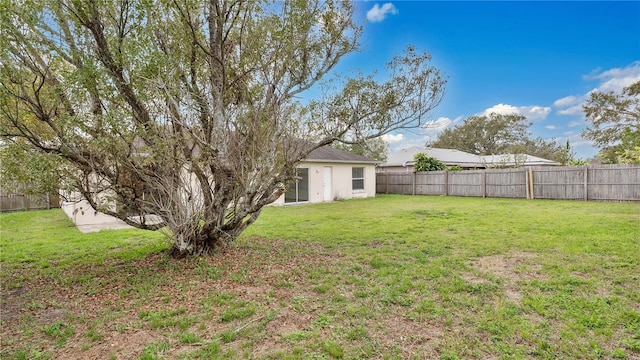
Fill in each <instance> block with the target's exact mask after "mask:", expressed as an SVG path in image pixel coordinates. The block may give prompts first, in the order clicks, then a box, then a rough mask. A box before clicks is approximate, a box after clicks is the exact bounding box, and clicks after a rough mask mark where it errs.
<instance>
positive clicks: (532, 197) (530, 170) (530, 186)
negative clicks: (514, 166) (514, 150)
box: [528, 166, 534, 200]
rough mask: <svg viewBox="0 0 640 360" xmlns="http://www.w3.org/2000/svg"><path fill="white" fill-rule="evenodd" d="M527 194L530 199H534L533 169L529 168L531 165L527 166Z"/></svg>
mask: <svg viewBox="0 0 640 360" xmlns="http://www.w3.org/2000/svg"><path fill="white" fill-rule="evenodd" d="M528 179H529V194H530V196H531V200H533V199H534V196H533V169H532V168H531V166H529V177H528Z"/></svg>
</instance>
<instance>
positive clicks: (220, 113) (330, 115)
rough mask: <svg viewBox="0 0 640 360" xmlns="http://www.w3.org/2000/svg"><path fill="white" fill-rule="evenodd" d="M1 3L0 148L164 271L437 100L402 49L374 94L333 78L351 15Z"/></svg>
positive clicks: (422, 117)
mask: <svg viewBox="0 0 640 360" xmlns="http://www.w3.org/2000/svg"><path fill="white" fill-rule="evenodd" d="M0 1H1V3H0V9H1V10H0V17H1V20H0V21H1V23H0V25H1V27H0V29H2V30H0V31H1V33H0V36H1V37H0V66H1V74H0V75H1V78H0V81H1V87H0V116H1V118H0V121H1V122H0V135H1V136H2V141H3V142H4V144H9V145H11V144H20V146H22V147H25V148H26V149H28V150H29V151H37V152H39V153H45V154H50V155H52V156H55V157H57V158H58V159H60V160H62V161H63V164H62V165H61V166H59V167H58V168H57V170H58V172H59V173H58V175H59V176H60V178H61V179H62V180H64V183H66V186H68V187H70V188H72V189H73V190H75V191H77V192H79V193H81V194H82V195H83V196H84V197H85V198H86V199H87V200H88V201H89V202H90V204H91V206H92V207H93V208H94V209H96V210H99V211H102V212H105V213H107V214H109V215H113V216H116V217H118V218H120V219H122V220H124V221H125V222H126V223H128V224H130V225H132V226H135V227H138V228H142V229H151V230H154V229H160V228H164V229H168V230H169V234H170V236H172V238H173V240H174V246H173V249H172V250H173V254H174V255H176V256H183V255H187V254H202V253H206V252H209V251H211V250H212V249H214V248H215V246H216V245H218V244H222V243H225V242H228V241H231V240H233V239H235V238H236V237H237V236H238V235H239V234H240V233H241V232H242V231H243V230H244V229H245V228H246V227H247V226H248V225H250V224H251V223H253V222H254V221H255V220H256V218H257V217H258V215H259V214H260V211H261V209H262V208H263V207H264V206H265V205H267V204H269V203H271V202H273V201H275V200H276V199H277V198H278V197H279V196H280V194H282V193H283V191H284V186H285V184H287V183H289V182H290V181H291V180H292V179H294V177H295V168H296V166H297V164H298V163H299V162H300V161H301V160H302V159H304V158H305V156H306V155H308V154H309V153H310V152H311V151H313V150H314V149H316V148H319V147H321V146H325V145H329V144H332V143H334V142H345V143H352V144H357V143H361V142H362V141H365V140H366V139H373V138H377V137H379V136H381V135H383V134H385V133H388V132H390V131H393V130H396V129H401V128H412V127H417V126H420V125H421V124H423V123H424V122H425V121H426V120H428V119H427V117H428V115H429V112H430V110H432V109H433V108H434V107H435V106H437V105H438V104H439V102H440V100H441V96H442V94H443V89H444V85H445V80H444V79H443V77H442V76H441V74H440V72H439V71H438V70H437V69H436V68H434V67H433V66H431V65H430V62H429V61H430V56H429V54H427V53H423V52H419V51H416V50H415V49H413V48H412V47H408V48H407V50H406V52H405V53H404V54H403V55H401V56H397V57H395V58H393V59H392V60H391V61H390V62H389V63H388V64H387V69H386V70H387V74H388V75H387V77H386V80H384V81H376V80H374V78H373V77H372V76H365V75H362V74H355V75H353V76H350V77H347V76H338V75H335V76H333V75H332V71H333V70H334V68H335V66H336V64H338V62H339V61H340V59H341V58H343V57H344V56H345V55H347V54H349V53H351V52H353V51H355V50H356V49H357V47H358V43H357V41H358V37H359V35H360V33H361V26H360V25H359V24H358V23H357V21H356V20H355V18H354V9H353V4H352V3H351V2H349V1H337V0H310V1H297V0H293V1H279V0H274V1H266V0H265V1H258V0H246V1H242V0H210V1H202V0H200V1H198V0H174V1H160V0H111V1H110V0H105V1H72V0H68V1H63V0H21V1H17V0H0ZM328 77H332V80H333V81H327V82H326V83H324V84H325V85H327V86H323V87H320V86H319V85H320V84H321V81H322V80H323V79H327V78H328ZM316 85H318V86H316ZM314 86H315V87H314ZM312 87H314V89H315V90H314V91H313V92H312V94H316V96H315V97H314V99H313V100H310V101H306V102H304V103H302V102H301V101H300V100H297V99H300V95H303V93H304V92H305V91H307V90H309V89H311V88H312ZM308 96H309V95H307V97H308ZM144 214H155V215H156V216H157V217H156V218H155V220H156V221H154V222H151V221H147V217H144V216H142V215H144ZM132 215H133V216H132ZM158 220H159V222H158Z"/></svg>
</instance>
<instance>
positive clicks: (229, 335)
mask: <svg viewBox="0 0 640 360" xmlns="http://www.w3.org/2000/svg"><path fill="white" fill-rule="evenodd" d="M237 338H238V333H237V332H236V331H235V330H234V329H229V330H226V331H224V332H222V333H221V334H220V339H221V340H222V342H223V343H225V344H227V343H230V342H232V341H236V339H237Z"/></svg>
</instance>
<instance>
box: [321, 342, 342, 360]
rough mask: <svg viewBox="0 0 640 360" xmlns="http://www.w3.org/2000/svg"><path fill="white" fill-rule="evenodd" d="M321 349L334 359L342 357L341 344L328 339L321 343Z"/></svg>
mask: <svg viewBox="0 0 640 360" xmlns="http://www.w3.org/2000/svg"><path fill="white" fill-rule="evenodd" d="M322 350H323V351H324V352H325V353H327V354H328V355H329V356H331V357H332V358H334V359H342V357H344V350H343V349H342V346H340V344H338V343H336V342H333V341H330V340H327V341H325V342H323V343H322Z"/></svg>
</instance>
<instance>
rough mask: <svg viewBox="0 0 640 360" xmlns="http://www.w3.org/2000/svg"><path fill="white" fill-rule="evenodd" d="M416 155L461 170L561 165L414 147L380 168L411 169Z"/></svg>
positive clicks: (520, 156) (524, 157) (529, 157)
mask: <svg viewBox="0 0 640 360" xmlns="http://www.w3.org/2000/svg"><path fill="white" fill-rule="evenodd" d="M418 153H424V154H427V156H430V157H433V158H436V159H438V160H440V161H442V162H443V163H444V164H445V165H447V166H454V165H457V166H460V167H462V168H484V167H510V166H546V165H551V166H557V165H561V164H560V163H559V162H556V161H553V160H548V159H543V158H539V157H537V156H532V155H527V154H503V155H485V156H480V155H475V154H470V153H468V152H464V151H460V150H455V149H440V148H422V147H418V146H414V147H410V148H408V149H402V150H400V151H396V152H392V153H390V154H389V157H388V159H387V162H385V163H384V164H381V165H380V167H387V166H389V167H390V166H404V167H412V166H413V165H414V163H415V161H414V160H413V157H414V156H415V155H416V154H418Z"/></svg>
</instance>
